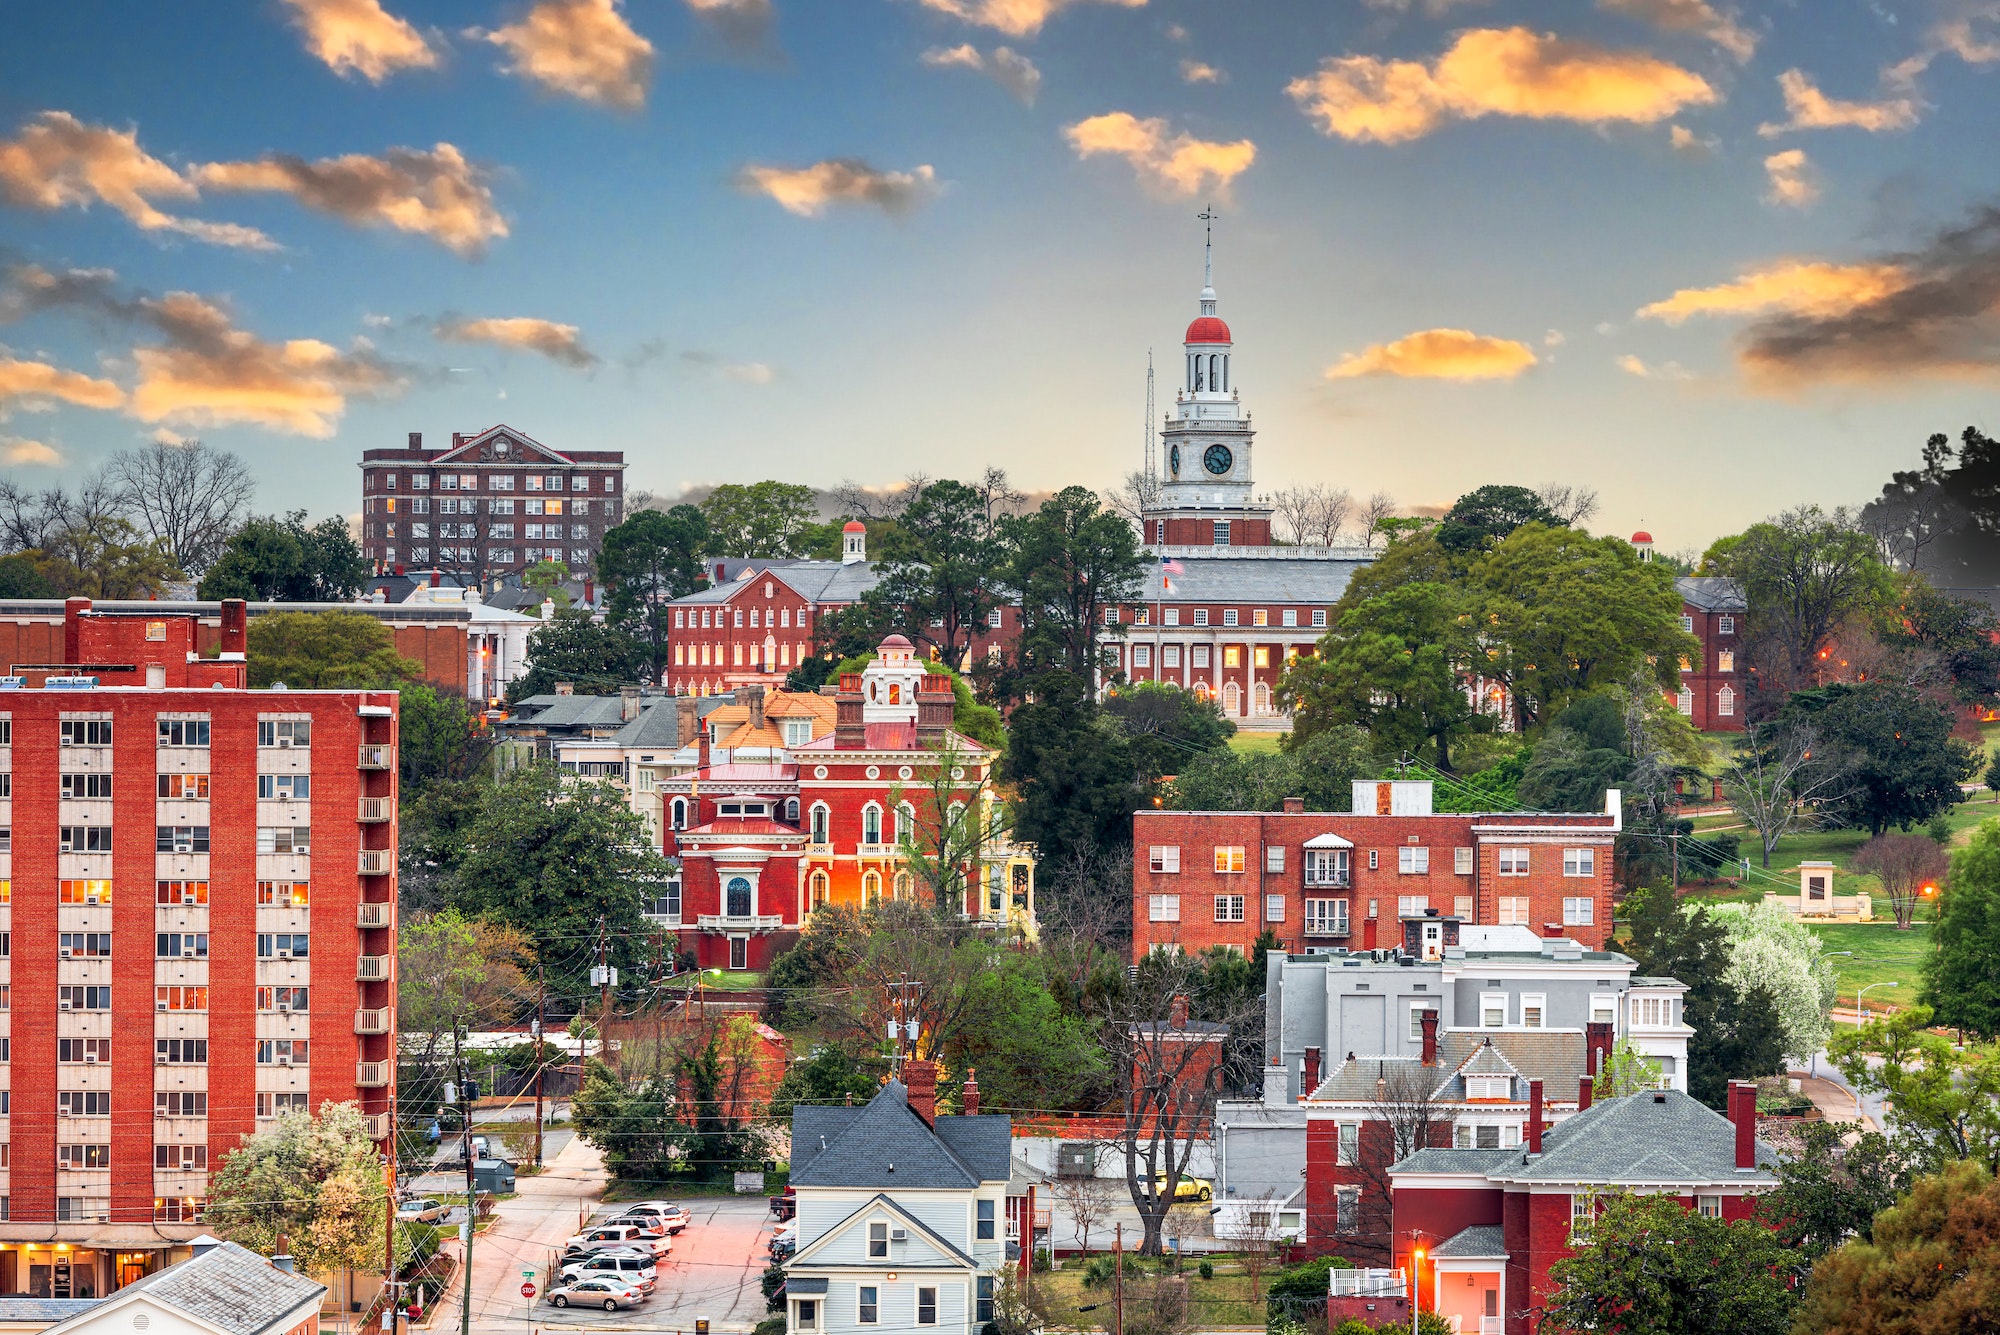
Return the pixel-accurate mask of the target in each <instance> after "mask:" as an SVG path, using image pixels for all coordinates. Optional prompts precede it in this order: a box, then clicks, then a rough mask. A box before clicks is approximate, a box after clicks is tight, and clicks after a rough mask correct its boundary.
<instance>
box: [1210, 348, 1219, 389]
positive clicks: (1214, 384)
mask: <svg viewBox="0 0 2000 1335" xmlns="http://www.w3.org/2000/svg"><path fill="white" fill-rule="evenodd" d="M1221 366H1222V356H1221V354H1220V353H1214V352H1211V353H1209V354H1208V387H1209V388H1210V389H1221V388H1222V382H1221V381H1220V380H1218V379H1216V375H1215V373H1216V372H1217V371H1218V370H1219V369H1221Z"/></svg>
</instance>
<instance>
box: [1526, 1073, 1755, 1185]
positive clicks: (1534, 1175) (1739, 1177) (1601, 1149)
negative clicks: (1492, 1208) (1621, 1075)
mask: <svg viewBox="0 0 2000 1335" xmlns="http://www.w3.org/2000/svg"><path fill="white" fill-rule="evenodd" d="M1521 1158H1525V1156H1517V1161H1516V1162H1515V1163H1512V1164H1508V1165H1506V1166H1504V1167H1503V1168H1500V1169H1497V1170H1495V1171H1494V1172H1493V1174H1492V1175H1493V1177H1494V1178H1495V1179H1496V1180H1498V1181H1503V1182H1601V1183H1605V1184H1607V1185H1614V1186H1615V1185H1618V1184H1621V1183H1628V1184H1632V1185H1639V1184H1644V1183H1649V1182H1697V1183H1699V1182H1742V1183H1755V1184H1761V1185H1775V1184H1776V1182H1777V1180H1778V1178H1777V1168H1778V1156H1777V1154H1776V1153H1775V1152H1774V1151H1772V1150H1770V1149H1768V1148H1766V1147H1765V1146H1764V1145H1763V1144H1762V1143H1759V1144H1758V1146H1757V1164H1758V1168H1757V1169H1756V1170H1745V1171H1742V1172H1738V1171H1737V1168H1736V1124H1735V1123H1734V1122H1731V1121H1730V1120H1729V1119H1728V1118H1727V1117H1724V1116H1723V1115H1722V1114H1721V1113H1719V1112H1717V1111H1715V1110H1714V1109H1713V1108H1710V1107H1708V1106H1707V1105H1706V1104H1703V1103H1701V1102H1700V1101H1698V1100H1696V1099H1693V1098H1690V1097H1689V1096H1687V1095H1686V1094H1683V1093H1681V1092H1680V1091H1679V1090H1677V1089H1668V1090H1659V1091H1651V1090H1642V1091H1641V1092H1639V1093H1637V1094H1628V1095H1626V1096H1625V1097H1624V1098H1619V1099H1604V1100H1601V1101H1600V1102H1597V1103H1595V1104H1592V1105H1591V1106H1590V1107H1589V1108H1586V1109H1584V1110H1583V1111H1582V1112H1580V1113H1578V1114H1577V1115H1576V1116H1574V1117H1572V1118H1570V1119H1569V1120H1567V1121H1565V1122H1561V1123H1558V1124H1557V1125H1556V1126H1555V1127H1554V1128H1553V1129H1551V1130H1549V1131H1546V1132H1544V1133H1543V1134H1542V1154H1541V1157H1540V1158H1538V1159H1533V1160H1528V1161H1526V1162H1521V1161H1519V1159H1521Z"/></svg>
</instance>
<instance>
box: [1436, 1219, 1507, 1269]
mask: <svg viewBox="0 0 2000 1335" xmlns="http://www.w3.org/2000/svg"><path fill="white" fill-rule="evenodd" d="M1431 1259H1432V1260H1434V1261H1504V1260H1506V1259H1507V1237H1506V1230H1505V1229H1503V1228H1501V1227H1500V1225H1498V1224H1474V1225H1473V1226H1472V1227H1471V1228H1462V1229H1460V1230H1459V1231H1458V1232H1456V1233H1454V1234H1452V1235H1451V1236H1450V1237H1449V1238H1446V1239H1445V1240H1444V1241H1443V1242H1440V1243H1439V1244H1438V1245H1437V1246H1435V1247H1433V1248H1431Z"/></svg>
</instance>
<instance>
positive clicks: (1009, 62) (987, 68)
mask: <svg viewBox="0 0 2000 1335" xmlns="http://www.w3.org/2000/svg"><path fill="white" fill-rule="evenodd" d="M923 62H924V64H926V65H929V66H931V67H932V68H934V69H948V68H951V67H953V66H957V67H959V68H961V69H969V70H979V71H981V72H983V73H986V74H990V75H991V76H993V81H994V82H995V83H997V84H999V85H1000V86H1001V87H1002V88H1005V89H1006V90H1007V91H1008V92H1010V93H1012V94H1013V95H1014V96H1015V97H1017V98H1019V99H1020V100H1021V102H1022V103H1023V104H1024V105H1026V106H1031V107H1032V106H1033V105H1035V96H1036V94H1037V93H1039V92H1040V91H1041V88H1042V72H1041V71H1040V70H1039V69H1037V68H1035V62H1034V61H1032V60H1030V59H1028V58H1027V57H1026V56H1024V55H1022V54H1021V53H1020V52H1018V51H1016V50H1014V49H1013V48H1012V47H1006V46H996V47H994V48H993V54H992V55H990V56H987V55H982V54H980V51H979V48H978V47H976V46H974V45H972V44H971V43H970V42H967V43H965V44H964V45H962V46H952V47H939V48H933V49H931V50H929V51H926V52H924V54H923Z"/></svg>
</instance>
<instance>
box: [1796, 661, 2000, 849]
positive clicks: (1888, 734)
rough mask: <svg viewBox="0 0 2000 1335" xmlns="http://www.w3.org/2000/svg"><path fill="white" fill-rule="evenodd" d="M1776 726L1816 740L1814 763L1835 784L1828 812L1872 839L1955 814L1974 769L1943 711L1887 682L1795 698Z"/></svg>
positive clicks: (1846, 686) (1840, 685)
mask: <svg viewBox="0 0 2000 1335" xmlns="http://www.w3.org/2000/svg"><path fill="white" fill-rule="evenodd" d="M1778 723H1779V725H1780V727H1781V728H1792V727H1801V726H1810V727H1811V728H1812V729H1813V730H1814V731H1816V732H1817V733H1818V735H1819V744H1820V745H1819V752H1818V753H1817V754H1816V755H1815V757H1814V763H1815V764H1818V765H1823V766H1825V767H1827V768H1829V769H1832V770H1835V771H1837V772H1838V773H1839V774H1840V776H1841V785H1840V786H1841V795H1840V797H1839V799H1838V801H1837V802H1836V803H1834V804H1833V805H1834V806H1835V808H1836V810H1837V812H1838V815H1839V817H1840V819H1842V820H1843V821H1844V822H1845V823H1846V824H1849V825H1855V826H1859V827H1860V828H1862V829H1865V830H1867V831H1868V832H1869V833H1870V834H1880V833H1882V832H1883V831H1884V830H1886V829H1888V828H1889V827H1890V826H1891V825H1894V826H1896V827H1897V828H1898V829H1903V830H1907V829H1909V828H1910V827H1911V826H1912V825H1922V824H1924V823H1926V822H1928V821H1929V820H1930V819H1931V817H1933V816H1935V815H1937V814H1938V813H1940V812H1942V811H1945V810H1948V809H1949V808H1951V807H1953V806H1955V805H1956V804H1957V803H1958V802H1959V801H1960V800H1961V799H1962V797H1963V796H1964V794H1963V793H1962V792H1961V791H1960V789H1959V784H1961V783H1963V782H1964V781H1965V780H1967V779H1969V778H1971V777H1972V776H1973V774H1974V773H1976V772H1977V771H1978V768H1979V766H1978V762H1977V760H1976V759H1975V758H1974V755H1973V751H1972V748H1971V747H1970V746H1968V745H1966V743H1964V742H1962V741H1959V740H1958V739H1957V738H1955V737H1953V736H1952V735H1951V716H1950V714H1949V713H1947V712H1946V711H1945V710H1944V709H1943V707H1941V706H1939V705H1937V704H1935V703H1933V702H1932V701H1929V700H1926V699H1924V698H1923V697H1922V696H1920V695H1917V694H1915V693H1914V692H1911V691H1907V690H1904V689H1902V688H1901V687H1899V686H1896V685H1892V684H1890V683H1886V682H1867V683H1865V684H1861V685H1850V684H1848V683H1846V682H1838V683H1835V684H1834V685H1832V686H1825V687H1821V688H1820V689H1818V690H1813V691H1799V692H1797V693H1795V694H1794V695H1793V696H1792V698H1791V699H1789V700H1787V701H1786V702H1785V707H1784V709H1783V711H1782V712H1781V713H1780V714H1779V716H1778Z"/></svg>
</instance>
